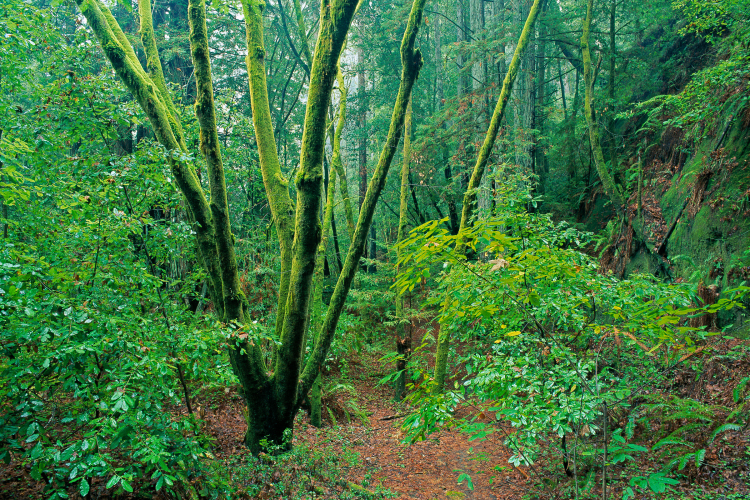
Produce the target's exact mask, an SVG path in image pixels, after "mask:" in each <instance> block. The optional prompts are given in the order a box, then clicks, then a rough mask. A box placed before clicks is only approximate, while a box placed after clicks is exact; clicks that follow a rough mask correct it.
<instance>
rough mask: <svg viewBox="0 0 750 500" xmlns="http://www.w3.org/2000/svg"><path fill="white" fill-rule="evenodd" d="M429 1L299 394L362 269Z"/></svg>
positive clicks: (410, 34)
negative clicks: (368, 237) (361, 260)
mask: <svg viewBox="0 0 750 500" xmlns="http://www.w3.org/2000/svg"><path fill="white" fill-rule="evenodd" d="M425 1H426V0H414V2H413V3H412V8H411V13H410V14H409V21H408V23H407V26H406V31H405V33H404V37H403V39H402V41H401V64H402V68H401V81H400V85H399V90H398V95H397V97H396V102H395V104H394V106H393V114H392V115H391V123H390V126H389V129H388V138H387V139H386V142H385V144H384V145H383V149H382V151H381V153H380V157H379V159H378V164H377V166H376V168H375V171H374V172H373V175H372V178H371V179H370V183H369V185H368V187H367V192H366V193H365V197H364V200H363V203H362V209H361V210H360V213H359V218H358V220H357V225H356V227H355V229H354V238H353V239H352V243H351V245H350V246H349V252H348V253H347V256H346V261H345V262H344V268H343V269H342V271H341V274H340V275H339V279H338V280H337V282H336V287H335V288H334V291H333V295H332V296H331V302H330V304H329V306H328V311H327V313H326V317H325V321H324V322H323V326H322V329H321V331H320V334H319V335H318V339H317V341H316V343H315V348H314V349H313V352H312V354H311V355H310V357H309V358H308V360H307V363H306V365H305V369H304V371H303V373H302V378H301V382H300V394H305V393H306V392H307V391H308V390H309V389H310V387H311V386H312V384H313V382H314V380H315V377H316V376H317V373H318V370H319V368H320V366H321V364H322V363H323V361H324V360H325V356H326V353H327V352H328V348H329V347H330V345H331V342H332V341H333V336H334V333H335V332H336V325H337V324H338V321H339V318H340V316H341V311H342V310H343V308H344V301H345V300H346V296H347V294H348V293H349V289H350V288H351V285H352V282H353V281H354V276H355V274H356V272H357V267H358V266H359V260H360V258H361V257H362V255H363V253H364V248H365V243H366V240H367V233H368V231H369V228H370V224H371V223H372V217H373V215H374V213H375V204H376V203H377V200H378V198H379V197H380V193H381V192H382V190H383V186H384V185H385V180H386V177H387V175H388V170H389V168H390V165H391V162H392V160H393V156H394V155H395V153H396V148H397V147H398V143H399V141H400V140H401V134H402V133H403V129H404V120H405V116H406V108H407V105H408V102H409V99H410V97H411V90H412V87H413V86H414V82H415V81H416V79H417V76H418V75H419V70H420V69H421V67H422V55H421V53H420V51H419V49H416V48H415V44H416V38H417V33H418V31H419V26H420V25H421V24H422V14H423V11H424V4H425Z"/></svg>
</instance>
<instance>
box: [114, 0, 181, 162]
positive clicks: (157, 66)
mask: <svg viewBox="0 0 750 500" xmlns="http://www.w3.org/2000/svg"><path fill="white" fill-rule="evenodd" d="M138 16H139V17H140V20H141V27H140V33H141V43H143V49H144V51H145V53H146V69H147V70H148V76H149V77H150V78H151V80H152V81H153V82H154V84H155V85H156V88H158V89H159V92H160V93H161V98H162V100H163V101H164V105H165V106H166V108H167V110H168V111H169V116H170V124H171V125H172V130H173V131H174V134H175V138H176V139H177V142H178V143H180V146H181V148H182V149H183V150H186V149H187V147H186V146H185V139H184V135H183V132H182V124H181V123H180V115H179V113H178V112H177V108H175V106H174V103H173V102H172V97H171V95H170V94H169V90H168V89H167V82H166V80H164V71H163V70H162V66H161V59H160V58H159V51H158V49H157V48H156V38H155V37H154V22H153V20H152V17H151V0H138ZM121 43H122V42H121ZM127 45H128V46H130V44H129V43H127Z"/></svg>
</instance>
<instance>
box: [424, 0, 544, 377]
mask: <svg viewBox="0 0 750 500" xmlns="http://www.w3.org/2000/svg"><path fill="white" fill-rule="evenodd" d="M540 2H541V0H534V4H533V5H532V6H531V8H530V10H529V15H528V17H527V18H526V23H525V25H524V27H523V31H522V32H521V36H520V37H519V39H518V44H517V45H516V50H515V52H514V54H513V60H512V61H511V63H510V67H509V68H508V73H507V74H506V75H505V79H504V80H503V88H502V90H501V91H500V97H499V98H498V101H497V105H496V106H495V111H494V113H493V114H492V120H491V121H490V126H489V129H488V130H487V134H486V135H485V137H484V143H483V144H482V148H481V149H480V150H479V155H478V157H477V162H476V164H475V165H474V171H473V172H472V175H471V180H470V181H469V188H468V189H467V190H466V194H464V203H463V209H462V213H461V228H460V230H459V232H458V234H459V237H458V240H457V241H456V252H457V253H458V254H465V253H466V241H465V239H464V237H463V236H462V235H463V231H464V230H465V229H466V228H468V227H469V222H470V221H471V217H472V213H473V210H474V204H475V203H476V190H477V188H478V187H479V184H480V182H481V181H482V176H483V175H484V170H485V168H486V167H487V162H488V161H489V158H490V153H491V152H492V147H493V146H494V144H495V139H496V138H497V133H498V131H499V130H500V122H501V121H502V119H503V114H504V113H505V107H506V105H507V103H508V100H509V99H510V95H511V92H512V90H513V82H514V81H515V79H516V75H517V74H518V71H519V67H520V66H521V56H522V55H523V51H524V49H525V48H526V45H528V43H529V38H530V37H531V32H532V30H533V27H534V21H536V18H537V16H538V14H539V4H540ZM449 303H450V299H449V298H448V297H445V298H444V302H443V311H445V310H446V308H447V306H448V304H449ZM449 347H450V336H449V332H448V331H447V330H446V329H445V328H443V327H442V325H441V328H440V333H439V334H438V346H437V353H436V355H435V384H436V385H435V391H436V392H443V390H444V388H445V376H446V372H447V366H448V349H449Z"/></svg>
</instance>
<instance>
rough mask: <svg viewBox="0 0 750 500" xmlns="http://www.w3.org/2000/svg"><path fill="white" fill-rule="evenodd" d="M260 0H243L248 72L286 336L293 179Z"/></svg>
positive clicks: (280, 314) (278, 333) (279, 325)
mask: <svg viewBox="0 0 750 500" xmlns="http://www.w3.org/2000/svg"><path fill="white" fill-rule="evenodd" d="M264 5H265V4H264V3H262V2H260V1H258V0H244V1H243V2H242V8H243V12H244V14H245V31H246V38H247V40H246V42H247V57H246V58H245V62H246V65H247V75H248V81H249V85H250V105H251V108H252V112H253V128H254V129H255V141H256V143H257V145H258V155H259V157H260V170H261V175H262V177H263V185H264V187H265V190H266V194H267V196H268V201H269V206H270V208H271V216H272V217H273V222H274V224H275V225H276V233H277V235H278V240H279V247H280V250H281V252H280V253H281V275H280V279H279V294H278V307H277V313H276V325H275V333H276V337H277V338H278V339H280V340H282V330H283V321H284V317H285V316H286V300H287V295H288V293H289V276H290V275H289V273H290V270H291V265H292V238H293V228H294V220H293V213H294V208H293V204H292V199H291V197H290V196H289V181H288V180H287V179H286V178H284V176H283V174H282V173H281V165H280V164H279V155H278V151H277V149H276V140H275V139H274V134H273V121H272V119H271V108H270V105H269V103H268V87H267V85H266V65H265V56H266V50H265V45H264V40H263V17H262V16H263V6H264Z"/></svg>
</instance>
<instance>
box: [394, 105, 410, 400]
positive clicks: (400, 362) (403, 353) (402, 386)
mask: <svg viewBox="0 0 750 500" xmlns="http://www.w3.org/2000/svg"><path fill="white" fill-rule="evenodd" d="M411 118H412V102H411V100H409V107H408V108H407V109H406V118H405V122H404V159H403V162H402V164H401V192H400V196H399V216H398V235H397V237H396V242H397V243H401V242H402V241H404V239H405V238H406V224H407V214H408V208H409V207H408V199H409V168H410V163H411ZM402 258H403V256H402V253H401V250H397V251H396V274H398V271H399V268H400V265H401V259H402ZM396 321H398V325H397V326H396V353H397V354H398V358H397V360H396V371H398V372H399V376H398V378H397V379H396V384H395V393H394V399H395V400H396V401H401V399H402V398H403V397H404V395H405V394H406V366H407V363H408V361H409V354H410V353H411V340H412V339H411V324H408V325H407V321H406V318H405V317H404V297H403V296H398V297H396Z"/></svg>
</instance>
